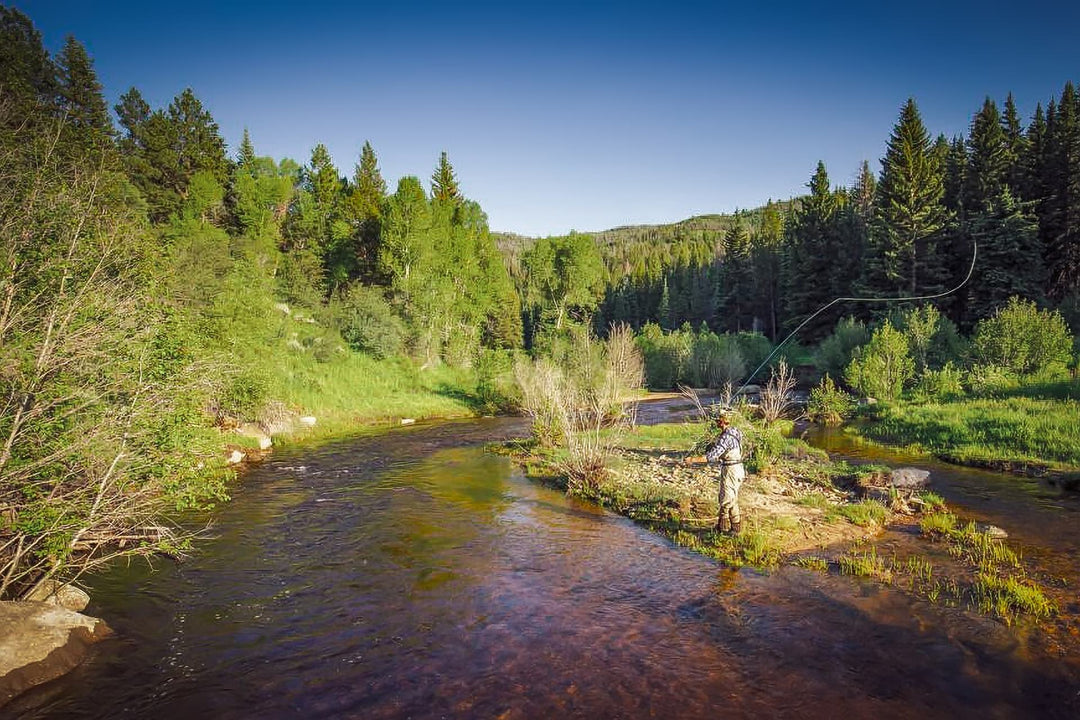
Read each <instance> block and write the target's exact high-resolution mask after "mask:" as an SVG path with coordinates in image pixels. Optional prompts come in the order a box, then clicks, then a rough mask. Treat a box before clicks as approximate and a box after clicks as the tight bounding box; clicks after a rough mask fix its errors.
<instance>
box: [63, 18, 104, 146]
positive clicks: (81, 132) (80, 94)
mask: <svg viewBox="0 0 1080 720" xmlns="http://www.w3.org/2000/svg"><path fill="white" fill-rule="evenodd" d="M57 61H58V62H57V66H58V69H59V76H60V98H61V101H60V102H61V108H62V109H63V111H64V112H65V113H66V118H67V119H66V121H67V123H68V124H69V125H70V127H71V128H72V129H73V130H74V131H75V134H76V135H77V136H78V137H79V138H80V139H82V140H83V141H85V142H86V143H89V144H91V145H101V144H104V143H107V142H109V141H110V140H111V138H112V136H113V133H114V129H113V124H112V118H111V117H109V108H108V106H107V105H106V104H105V97H104V96H103V95H102V93H101V83H100V82H98V79H97V74H96V73H95V72H94V65H93V62H91V60H90V57H89V56H88V55H87V54H86V48H84V47H83V46H82V43H80V42H79V41H78V40H76V39H75V38H74V37H72V36H70V35H69V36H68V38H67V41H66V43H65V44H64V48H63V50H61V51H60V55H59V57H58V58H57Z"/></svg>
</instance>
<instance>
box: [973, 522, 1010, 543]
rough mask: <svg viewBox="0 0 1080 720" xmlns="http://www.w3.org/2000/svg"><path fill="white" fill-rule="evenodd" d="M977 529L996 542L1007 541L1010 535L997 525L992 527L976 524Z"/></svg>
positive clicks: (987, 524) (985, 524)
mask: <svg viewBox="0 0 1080 720" xmlns="http://www.w3.org/2000/svg"><path fill="white" fill-rule="evenodd" d="M975 529H976V530H978V531H979V532H981V533H985V534H987V535H989V536H990V537H992V538H994V539H995V540H1005V539H1006V538H1008V537H1009V533H1007V532H1005V530H1004V529H1003V528H999V527H998V526H997V525H991V524H989V523H975Z"/></svg>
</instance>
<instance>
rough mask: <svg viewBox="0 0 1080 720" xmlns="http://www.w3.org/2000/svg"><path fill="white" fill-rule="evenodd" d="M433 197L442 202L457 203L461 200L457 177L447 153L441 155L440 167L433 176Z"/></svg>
mask: <svg viewBox="0 0 1080 720" xmlns="http://www.w3.org/2000/svg"><path fill="white" fill-rule="evenodd" d="M431 197H432V198H433V199H435V200H438V201H440V202H455V201H458V200H460V198H461V191H460V190H459V189H458V181H457V176H456V175H454V168H453V167H451V165H450V160H449V159H448V158H447V156H446V152H445V151H443V152H442V153H440V154H439V165H438V167H436V168H435V172H434V173H432V175H431Z"/></svg>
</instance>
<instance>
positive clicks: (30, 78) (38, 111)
mask: <svg viewBox="0 0 1080 720" xmlns="http://www.w3.org/2000/svg"><path fill="white" fill-rule="evenodd" d="M0 88H3V90H4V94H5V95H6V96H7V97H9V98H10V99H11V102H12V104H13V106H14V107H13V109H12V112H11V113H10V115H9V116H8V118H7V120H8V121H9V123H10V124H11V125H12V126H13V127H14V126H17V125H19V124H20V123H21V122H23V121H24V120H25V119H27V118H30V117H38V116H41V115H42V114H47V113H48V112H49V111H51V110H53V109H54V108H55V107H56V104H57V101H58V95H59V86H58V83H57V70H56V66H55V65H54V64H53V62H52V60H50V59H49V53H47V52H46V51H45V47H44V46H43V45H42V43H41V34H40V33H39V32H38V31H37V29H36V28H35V27H34V24H33V23H32V22H30V18H28V17H27V16H26V15H24V14H22V13H21V12H19V11H18V10H16V9H15V8H9V7H5V6H3V5H0ZM43 111H44V113H43Z"/></svg>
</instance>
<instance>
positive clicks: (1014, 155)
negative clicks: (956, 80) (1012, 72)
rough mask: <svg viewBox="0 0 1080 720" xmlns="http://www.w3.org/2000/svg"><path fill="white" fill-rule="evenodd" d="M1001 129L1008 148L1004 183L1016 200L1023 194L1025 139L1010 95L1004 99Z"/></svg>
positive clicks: (1014, 102) (1018, 115) (1014, 103)
mask: <svg viewBox="0 0 1080 720" xmlns="http://www.w3.org/2000/svg"><path fill="white" fill-rule="evenodd" d="M1001 129H1002V131H1003V132H1004V133H1005V144H1006V147H1007V148H1008V157H1007V163H1008V168H1009V169H1008V171H1007V173H1006V182H1007V183H1008V184H1009V188H1010V190H1011V192H1012V194H1013V196H1014V197H1015V198H1016V199H1020V198H1022V197H1023V193H1024V186H1025V182H1024V178H1025V175H1026V173H1025V172H1024V158H1025V156H1026V155H1027V147H1026V146H1027V138H1026V137H1024V128H1023V126H1022V125H1021V123H1020V114H1019V113H1018V112H1017V110H1016V101H1015V100H1013V95H1012V93H1009V96H1008V97H1007V98H1005V113H1004V114H1003V115H1002V116H1001Z"/></svg>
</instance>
